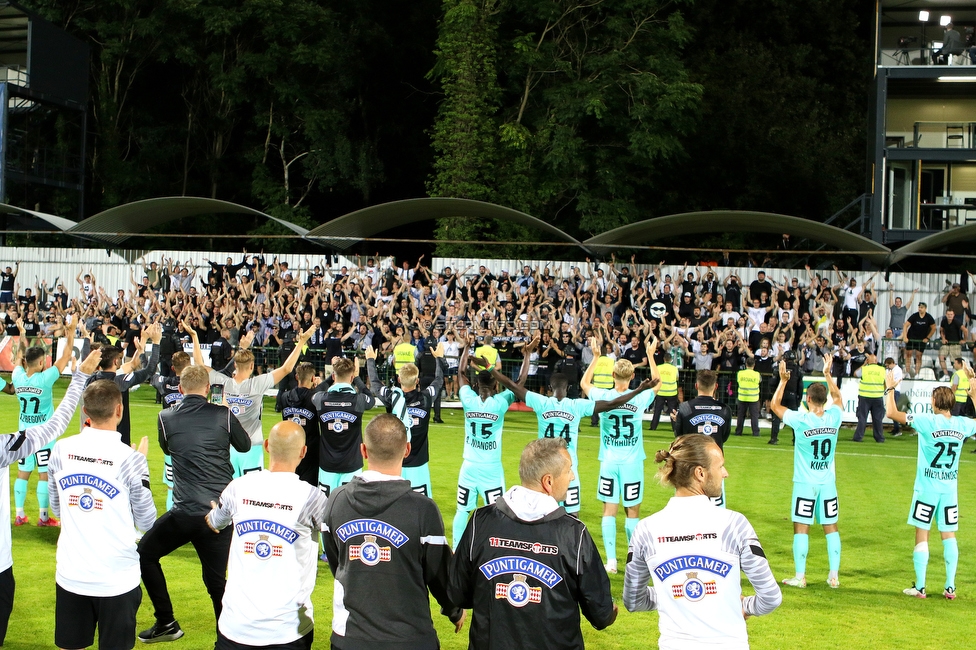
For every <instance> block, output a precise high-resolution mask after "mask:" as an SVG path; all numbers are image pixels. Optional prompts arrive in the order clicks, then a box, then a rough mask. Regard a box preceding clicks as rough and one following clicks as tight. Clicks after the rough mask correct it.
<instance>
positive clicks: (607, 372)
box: [593, 355, 613, 389]
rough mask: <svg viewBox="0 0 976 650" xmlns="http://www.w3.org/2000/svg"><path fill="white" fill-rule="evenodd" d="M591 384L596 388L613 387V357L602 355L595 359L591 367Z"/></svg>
mask: <svg viewBox="0 0 976 650" xmlns="http://www.w3.org/2000/svg"><path fill="white" fill-rule="evenodd" d="M593 386H595V387H596V388H606V389H610V388H613V359H611V358H610V357H608V356H606V355H604V356H602V357H600V358H599V359H597V360H596V367H595V368H593Z"/></svg>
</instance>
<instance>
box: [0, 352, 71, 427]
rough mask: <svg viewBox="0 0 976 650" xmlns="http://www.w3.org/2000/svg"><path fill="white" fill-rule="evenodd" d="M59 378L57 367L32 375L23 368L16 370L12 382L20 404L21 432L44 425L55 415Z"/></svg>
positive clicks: (11, 378) (19, 367)
mask: <svg viewBox="0 0 976 650" xmlns="http://www.w3.org/2000/svg"><path fill="white" fill-rule="evenodd" d="M59 376H60V373H58V369H57V368H56V367H55V366H51V367H50V368H47V369H46V370H42V371H40V372H35V373H34V374H32V375H28V374H27V371H26V370H24V369H23V367H21V366H17V367H16V368H14V372H13V374H12V375H11V377H10V382H11V383H12V384H13V385H14V392H15V393H16V395H17V399H18V401H19V402H20V424H19V427H20V429H21V430H23V429H26V428H28V427H36V426H37V425H39V424H44V423H45V422H47V421H48V420H50V419H51V416H52V415H54V384H55V382H57V380H58V377H59Z"/></svg>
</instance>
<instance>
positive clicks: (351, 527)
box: [336, 519, 410, 548]
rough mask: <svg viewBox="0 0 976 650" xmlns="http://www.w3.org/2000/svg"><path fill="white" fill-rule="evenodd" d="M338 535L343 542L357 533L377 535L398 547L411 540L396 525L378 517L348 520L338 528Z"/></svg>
mask: <svg viewBox="0 0 976 650" xmlns="http://www.w3.org/2000/svg"><path fill="white" fill-rule="evenodd" d="M336 535H338V537H339V540H340V541H341V542H343V543H345V542H347V541H349V539H350V538H351V537H354V536H356V535H376V536H377V537H382V538H383V539H385V540H386V541H388V542H390V543H391V544H393V546H395V547H396V548H400V547H401V546H403V545H404V544H406V543H407V542H409V541H410V538H409V537H407V536H406V535H405V534H404V533H403V532H402V531H400V530H399V529H397V528H396V527H395V526H391V525H390V524H388V523H386V522H384V521H379V520H378V519H353V520H352V521H347V522H346V523H344V524H342V525H341V526H339V527H338V528H336Z"/></svg>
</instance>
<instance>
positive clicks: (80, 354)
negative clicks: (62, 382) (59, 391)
mask: <svg viewBox="0 0 976 650" xmlns="http://www.w3.org/2000/svg"><path fill="white" fill-rule="evenodd" d="M67 344H68V339H66V338H60V339H58V342H57V345H55V354H54V357H53V358H54V359H59V358H60V357H61V352H62V350H64V346H66V345H67ZM89 348H91V341H89V340H88V339H86V338H82V337H79V338H76V339H75V349H74V350H72V351H71V356H72V357H74V358H75V359H77V361H78V363H81V360H82V359H84V358H85V357H87V356H88V350H89ZM70 374H71V362H70V361H69V362H68V365H66V366H65V367H64V372H62V373H61V375H62V376H65V375H70Z"/></svg>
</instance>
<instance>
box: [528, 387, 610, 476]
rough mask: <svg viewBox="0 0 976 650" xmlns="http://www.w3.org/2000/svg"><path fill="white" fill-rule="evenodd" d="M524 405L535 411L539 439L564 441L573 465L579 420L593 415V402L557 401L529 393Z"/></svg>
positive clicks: (564, 399)
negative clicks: (560, 439) (559, 439)
mask: <svg viewBox="0 0 976 650" xmlns="http://www.w3.org/2000/svg"><path fill="white" fill-rule="evenodd" d="M525 405H526V406H528V407H529V408H530V409H532V410H533V411H535V417H536V419H537V420H538V421H539V437H540V438H562V439H563V440H565V441H566V448H567V449H568V450H569V456H570V458H572V459H573V464H574V465H575V464H576V442H577V441H578V440H579V428H580V420H582V419H583V418H588V417H590V416H591V415H593V402H591V401H590V400H588V399H570V398H568V397H565V398H563V399H561V400H559V399H556V398H555V397H543V396H542V395H540V394H539V393H533V392H531V391H529V392H528V393H526V394H525Z"/></svg>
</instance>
